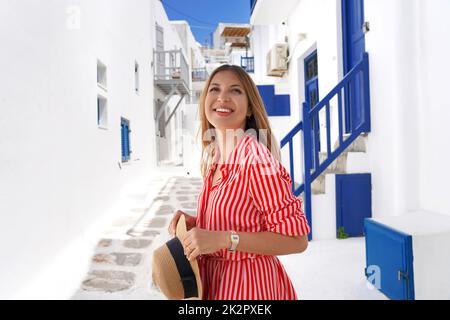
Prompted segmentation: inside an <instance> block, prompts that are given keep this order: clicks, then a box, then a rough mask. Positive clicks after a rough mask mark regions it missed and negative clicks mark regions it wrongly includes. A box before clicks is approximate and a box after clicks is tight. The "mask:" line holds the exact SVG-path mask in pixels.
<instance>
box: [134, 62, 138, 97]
mask: <svg viewBox="0 0 450 320" xmlns="http://www.w3.org/2000/svg"><path fill="white" fill-rule="evenodd" d="M134 90H135V92H136V93H139V64H138V63H137V62H135V63H134Z"/></svg>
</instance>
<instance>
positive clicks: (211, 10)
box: [162, 0, 250, 44]
mask: <svg viewBox="0 0 450 320" xmlns="http://www.w3.org/2000/svg"><path fill="white" fill-rule="evenodd" d="M162 3H163V5H164V8H165V10H166V13H167V16H168V17H169V20H186V21H187V22H188V23H189V25H190V27H191V30H192V33H193V34H194V37H195V39H196V40H197V41H198V42H199V43H201V44H206V42H207V43H208V44H210V41H211V33H212V32H214V31H215V30H216V28H217V25H218V23H219V22H226V23H249V21H250V0H162Z"/></svg>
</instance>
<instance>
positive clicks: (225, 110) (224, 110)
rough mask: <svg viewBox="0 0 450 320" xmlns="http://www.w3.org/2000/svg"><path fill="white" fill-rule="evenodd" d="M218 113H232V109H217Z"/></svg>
mask: <svg viewBox="0 0 450 320" xmlns="http://www.w3.org/2000/svg"><path fill="white" fill-rule="evenodd" d="M216 111H217V112H231V110H230V109H225V108H217V109H216Z"/></svg>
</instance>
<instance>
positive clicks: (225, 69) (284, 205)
mask: <svg viewBox="0 0 450 320" xmlns="http://www.w3.org/2000/svg"><path fill="white" fill-rule="evenodd" d="M199 106H200V110H199V111H200V120H201V133H202V137H203V141H202V146H203V157H202V174H203V177H204V185H203V190H202V191H201V193H200V195H199V198H198V206H197V216H196V218H193V217H190V216H189V215H185V216H186V221H187V224H188V229H189V231H188V232H187V234H186V236H185V237H183V239H181V241H182V243H183V247H184V250H185V254H186V256H187V257H188V259H189V260H191V259H198V263H199V266H200V272H201V277H202V282H203V299H220V300H222V299H226V300H229V299H233V300H234V299H236V300H241V299H245V300H248V299H251V300H256V299H257V300H260V299H270V300H275V299H277V300H278V299H283V300H285V299H286V300H288V299H297V295H296V293H295V290H294V288H293V286H292V283H291V281H290V279H289V277H288V275H287V274H286V272H285V270H284V268H283V266H282V265H281V262H280V261H279V260H278V258H277V257H276V256H277V255H286V254H294V253H301V252H303V251H305V250H306V248H307V246H308V240H307V234H308V233H309V231H310V229H309V226H308V223H307V221H306V218H305V215H304V214H303V212H302V211H301V200H300V199H298V198H296V197H295V196H294V195H293V194H292V192H291V179H290V177H289V174H288V173H287V171H286V169H285V168H284V167H283V166H282V165H281V163H280V162H279V161H278V158H279V150H278V147H277V145H276V142H275V139H274V138H273V135H272V132H271V129H270V125H269V121H268V118H267V114H266V111H265V108H264V105H263V102H262V100H261V97H260V95H259V93H258V90H257V88H256V86H255V84H254V82H253V81H252V79H251V78H250V76H248V74H247V73H246V72H245V71H244V70H243V69H242V68H240V67H239V66H231V65H223V66H221V67H219V68H217V69H216V70H214V72H213V73H212V74H211V76H210V77H209V79H208V80H207V82H206V85H205V88H204V90H203V93H202V96H201V99H200V104H199ZM244 131H245V132H244ZM181 214H184V212H182V211H177V212H176V214H175V215H174V217H173V219H172V221H171V224H170V226H169V232H170V233H171V234H173V233H174V227H175V226H176V222H177V221H178V219H179V217H180V215H181Z"/></svg>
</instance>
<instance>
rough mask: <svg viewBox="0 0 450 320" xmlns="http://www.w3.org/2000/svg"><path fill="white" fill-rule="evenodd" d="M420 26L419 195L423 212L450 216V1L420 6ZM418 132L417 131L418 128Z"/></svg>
mask: <svg viewBox="0 0 450 320" xmlns="http://www.w3.org/2000/svg"><path fill="white" fill-rule="evenodd" d="M417 9H418V15H419V19H420V20H419V25H420V29H419V30H418V32H419V34H418V38H419V39H420V40H419V48H418V50H419V61H420V63H419V71H418V78H419V89H420V90H419V113H418V119H417V120H418V121H417V122H418V132H419V133H420V135H419V136H418V139H419V146H420V152H419V159H418V162H419V164H420V170H419V172H416V174H419V178H418V180H419V188H420V189H419V195H420V205H421V207H422V208H423V209H426V210H429V211H432V212H438V213H443V214H448V215H450V200H449V197H448V192H447V190H448V186H447V182H448V181H450V172H449V171H448V170H446V167H447V165H448V163H450V151H449V149H448V147H447V146H448V145H449V142H448V140H449V137H450V134H449V132H448V131H447V129H448V123H449V119H450V99H449V97H448V89H449V85H448V83H449V80H448V75H449V74H450V61H449V57H450V42H449V41H448V39H450V20H449V19H448V13H449V12H450V2H449V1H446V0H434V1H426V0H422V1H419V3H418V7H417ZM416 130H417V129H416Z"/></svg>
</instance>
